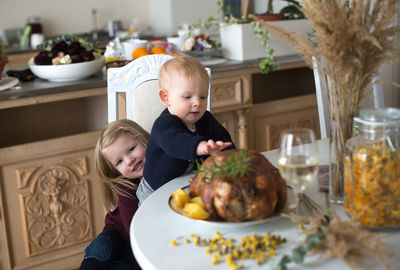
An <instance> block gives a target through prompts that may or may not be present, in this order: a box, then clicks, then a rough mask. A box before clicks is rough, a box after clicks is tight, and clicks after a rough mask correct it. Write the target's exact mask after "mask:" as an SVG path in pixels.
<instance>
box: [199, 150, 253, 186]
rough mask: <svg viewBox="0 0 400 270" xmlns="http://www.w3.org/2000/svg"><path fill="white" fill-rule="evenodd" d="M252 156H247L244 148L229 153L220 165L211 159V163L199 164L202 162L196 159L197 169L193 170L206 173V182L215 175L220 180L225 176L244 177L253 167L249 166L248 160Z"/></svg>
mask: <svg viewBox="0 0 400 270" xmlns="http://www.w3.org/2000/svg"><path fill="white" fill-rule="evenodd" d="M252 158H253V157H248V156H247V155H246V151H245V150H239V151H237V152H233V153H231V154H230V155H229V157H228V158H227V159H226V160H225V161H224V163H223V164H221V165H218V164H216V163H215V161H214V160H213V163H212V164H211V165H209V166H201V163H202V162H199V161H197V160H196V165H197V168H198V169H197V170H196V171H195V172H196V173H203V174H205V175H207V179H206V182H211V181H212V179H214V178H215V177H218V178H220V179H222V180H224V179H226V178H228V179H229V178H236V177H244V176H247V175H249V174H250V173H251V172H252V171H253V168H252V167H251V166H250V160H251V159H252Z"/></svg>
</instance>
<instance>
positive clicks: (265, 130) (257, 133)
mask: <svg viewBox="0 0 400 270" xmlns="http://www.w3.org/2000/svg"><path fill="white" fill-rule="evenodd" d="M250 118H251V121H250V122H249V130H250V132H249V134H250V135H249V140H250V148H252V149H254V150H256V151H258V152H262V151H269V150H272V149H277V148H279V147H280V135H281V133H282V131H284V130H285V129H288V128H299V127H302V128H310V129H312V130H313V131H314V132H315V135H316V137H317V138H319V137H320V135H319V134H320V132H319V124H318V110H317V101H316V98H315V95H314V94H312V95H305V96H299V97H292V98H286V99H280V100H275V101H270V102H264V103H259V104H255V105H254V106H253V107H252V110H251V116H250Z"/></svg>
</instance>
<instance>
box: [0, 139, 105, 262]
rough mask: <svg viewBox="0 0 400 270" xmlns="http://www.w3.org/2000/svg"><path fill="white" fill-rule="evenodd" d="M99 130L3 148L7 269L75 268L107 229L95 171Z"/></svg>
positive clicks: (1, 176) (0, 152)
mask: <svg viewBox="0 0 400 270" xmlns="http://www.w3.org/2000/svg"><path fill="white" fill-rule="evenodd" d="M98 135H99V132H91V133H85V134H81V135H74V136H69V137H63V138H58V139H53V140H47V141H41V142H36V143H30V144H25V145H19V146H14V147H9V148H3V149H1V150H0V169H1V170H0V184H1V188H0V191H1V192H0V196H1V201H0V202H1V214H2V215H1V232H2V241H1V243H0V245H2V247H1V249H0V250H4V251H5V252H4V253H3V255H2V257H5V258H1V259H2V264H4V262H5V264H6V269H41V270H45V269H70V268H71V267H74V266H79V264H80V262H81V261H82V259H83V254H84V249H85V248H86V246H87V245H88V244H89V243H90V241H91V240H92V239H93V237H94V236H96V235H97V234H98V233H99V232H101V230H102V229H103V227H104V215H105V211H104V208H103V204H102V199H101V192H100V188H99V185H98V182H97V179H96V172H95V170H94V146H95V143H96V140H97V137H98Z"/></svg>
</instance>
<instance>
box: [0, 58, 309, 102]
mask: <svg viewBox="0 0 400 270" xmlns="http://www.w3.org/2000/svg"><path fill="white" fill-rule="evenodd" d="M259 61H260V60H259V59H255V60H247V61H232V60H227V61H226V62H224V63H221V64H216V65H208V66H207V67H209V68H211V72H212V78H218V77H220V75H221V74H223V73H226V72H234V71H237V72H240V74H252V73H259V72H260V69H259V67H258V63H259ZM276 61H277V62H278V63H279V64H280V67H279V70H284V69H289V68H297V67H305V63H304V61H303V60H302V59H301V57H299V56H297V55H294V56H285V57H277V58H276ZM24 68H27V66H10V67H9V69H17V70H21V69H24ZM101 87H107V80H106V77H105V75H104V72H99V73H97V74H95V75H93V76H91V77H89V78H86V79H83V80H79V81H69V82H49V81H46V80H42V79H39V78H37V79H35V80H34V81H32V82H22V83H20V87H17V88H14V89H9V90H6V91H1V92H0V109H1V108H4V106H6V105H5V104H4V102H6V101H13V100H14V101H15V100H17V99H24V98H34V97H39V96H43V95H50V94H60V93H67V92H74V91H80V90H83V89H91V88H101ZM7 107H8V106H7Z"/></svg>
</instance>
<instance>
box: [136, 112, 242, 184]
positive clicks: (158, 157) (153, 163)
mask: <svg viewBox="0 0 400 270" xmlns="http://www.w3.org/2000/svg"><path fill="white" fill-rule="evenodd" d="M195 126H196V132H195V133H193V132H191V131H190V130H189V129H188V128H187V127H186V125H185V124H184V123H183V121H182V120H181V119H180V118H179V117H177V116H176V115H172V114H170V113H169V111H168V109H165V110H164V111H163V112H162V113H161V115H160V116H159V117H158V118H157V119H156V121H155V122H154V124H153V127H152V129H151V133H150V139H149V143H148V145H147V150H146V163H145V165H144V171H143V176H144V178H145V179H146V181H147V182H148V183H149V185H150V186H151V187H152V188H153V189H154V190H156V189H158V188H159V187H161V186H162V185H164V184H165V183H167V182H169V181H170V180H172V179H174V178H176V177H178V176H181V175H183V174H184V173H185V171H186V170H187V168H188V166H189V164H190V162H191V161H193V160H198V159H205V158H206V157H207V156H197V155H196V148H197V145H198V144H199V142H200V141H208V140H210V139H212V140H214V141H223V142H232V139H231V136H230V135H229V133H228V131H227V130H226V129H225V128H224V127H223V126H222V125H221V124H220V123H219V122H218V121H217V120H216V119H215V118H214V116H212V114H211V113H210V112H209V111H206V113H205V114H204V115H203V117H202V118H200V120H199V121H197V122H196V124H195ZM228 148H229V149H231V148H235V145H234V144H233V142H232V146H230V147H228Z"/></svg>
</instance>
